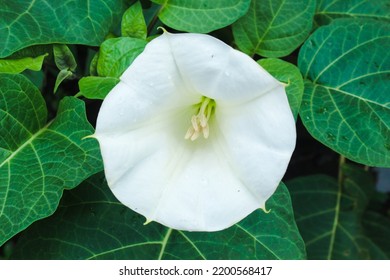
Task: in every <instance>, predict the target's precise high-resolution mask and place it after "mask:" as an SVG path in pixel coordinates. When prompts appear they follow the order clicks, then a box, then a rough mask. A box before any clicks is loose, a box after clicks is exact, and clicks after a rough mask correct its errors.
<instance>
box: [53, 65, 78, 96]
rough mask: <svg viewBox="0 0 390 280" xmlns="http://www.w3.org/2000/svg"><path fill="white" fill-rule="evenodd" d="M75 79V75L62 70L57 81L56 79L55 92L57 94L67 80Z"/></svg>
mask: <svg viewBox="0 0 390 280" xmlns="http://www.w3.org/2000/svg"><path fill="white" fill-rule="evenodd" d="M72 77H73V73H72V72H71V71H69V70H66V69H64V70H61V71H60V72H59V73H58V75H57V79H56V83H55V85H54V90H53V92H54V93H55V92H57V89H58V87H59V86H60V84H61V83H62V82H63V81H64V80H66V79H71V78H72Z"/></svg>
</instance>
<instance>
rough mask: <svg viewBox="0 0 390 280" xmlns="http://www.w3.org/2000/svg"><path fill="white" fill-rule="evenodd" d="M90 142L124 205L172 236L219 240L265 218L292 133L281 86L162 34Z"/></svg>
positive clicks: (249, 67) (243, 62)
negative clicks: (260, 214) (210, 234)
mask: <svg viewBox="0 0 390 280" xmlns="http://www.w3.org/2000/svg"><path fill="white" fill-rule="evenodd" d="M94 137H95V138H97V140H98V141H99V144H100V148H101V153H102V157H103V162H104V170H105V175H106V179H107V183H108V185H109V187H110V188H111V190H112V192H113V193H114V195H115V196H116V197H117V199H118V200H119V201H120V202H122V203H123V204H124V205H126V206H128V207H129V208H131V209H133V210H134V211H136V212H138V213H140V214H142V215H144V216H145V217H146V219H147V221H156V222H158V223H161V224H163V225H165V226H168V227H170V228H173V229H179V230H188V231H217V230H222V229H225V228H227V227H229V226H231V225H233V224H235V223H237V222H238V221H240V220H241V219H243V218H245V217H246V216H247V215H249V214H250V213H251V212H253V211H254V210H256V209H258V208H262V209H264V210H265V202H266V200H267V199H268V198H269V197H270V196H271V195H272V194H273V193H274V191H275V190H276V188H277V186H278V184H279V182H280V180H281V179H282V177H283V175H284V173H285V171H286V168H287V165H288V162H289V160H290V157H291V154H292V152H293V150H294V147H295V140H296V132H295V121H294V118H293V116H292V113H291V110H290V107H289V104H288V101H287V97H286V93H285V87H284V85H283V84H282V83H280V82H278V81H277V80H276V79H275V78H273V77H272V76H271V75H270V74H269V73H267V72H266V71H265V70H264V69H263V68H261V67H260V66H259V65H258V64H257V63H256V62H255V61H254V60H252V59H251V58H250V57H249V56H247V55H245V54H243V53H241V52H239V51H237V50H234V49H233V48H231V47H230V46H228V45H226V44H225V43H223V42H222V41H220V40H218V39H216V38H214V37H211V36H208V35H200V34H170V33H167V32H165V33H164V34H163V35H161V36H160V37H158V38H156V39H154V40H152V41H151V42H150V43H148V45H147V46H146V48H145V50H144V51H143V52H142V53H141V54H140V55H139V56H138V57H137V58H136V59H135V60H134V62H133V63H132V64H131V65H130V67H129V68H128V69H127V70H126V71H125V72H124V73H123V75H122V76H121V77H120V82H119V83H118V84H117V85H116V86H115V87H114V88H113V89H112V91H111V92H110V93H109V94H108V96H107V97H106V98H105V100H104V102H103V104H102V107H101V109H100V112H99V115H98V119H97V125H96V133H95V134H94Z"/></svg>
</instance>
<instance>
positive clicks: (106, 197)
mask: <svg viewBox="0 0 390 280" xmlns="http://www.w3.org/2000/svg"><path fill="white" fill-rule="evenodd" d="M267 207H268V208H269V209H270V210H271V212H270V213H269V214H267V213H264V212H263V211H262V210H257V211H255V212H254V213H252V214H251V215H250V216H248V217H247V218H246V219H244V220H243V221H241V222H240V223H238V224H237V225H235V226H232V227H231V228H229V229H226V230H224V231H220V232H215V233H196V232H185V231H176V230H171V229H168V228H166V227H163V226H161V225H160V224H158V223H155V222H152V223H150V224H147V225H145V226H144V225H143V222H144V221H145V219H144V218H143V217H142V216H140V215H139V214H136V213H135V212H133V211H131V210H130V209H129V208H127V207H125V206H123V205H122V204H121V203H119V202H118V201H117V200H116V199H115V198H114V196H113V195H112V193H111V191H110V190H109V188H108V186H107V185H106V183H105V180H104V175H103V174H102V173H101V174H100V175H95V176H93V177H92V178H90V179H88V180H87V181H86V182H85V183H84V185H82V186H80V187H79V188H77V189H75V190H72V191H70V192H67V193H66V194H65V195H64V198H63V200H62V202H61V204H60V207H59V209H58V211H57V212H56V213H55V214H54V215H53V216H52V217H49V218H47V219H45V220H42V221H40V222H37V223H35V224H34V225H32V226H31V227H30V228H29V229H28V230H27V231H25V232H24V234H23V236H22V238H21V239H20V242H19V244H18V247H17V248H16V249H15V254H14V256H13V257H14V258H22V259H301V258H304V257H305V251H304V246H303V242H302V239H301V237H300V235H299V233H298V230H297V228H296V225H295V222H294V218H293V214H292V208H291V200H290V196H289V193H288V191H287V189H286V187H285V186H284V185H283V184H281V185H280V186H279V188H278V190H277V192H276V193H275V194H274V195H273V197H272V198H271V199H270V200H269V202H267Z"/></svg>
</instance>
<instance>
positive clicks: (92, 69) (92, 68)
mask: <svg viewBox="0 0 390 280" xmlns="http://www.w3.org/2000/svg"><path fill="white" fill-rule="evenodd" d="M98 58H99V52H97V53H95V55H94V56H93V58H92V60H91V64H90V65H89V74H90V75H91V76H97V75H98V72H97V64H98Z"/></svg>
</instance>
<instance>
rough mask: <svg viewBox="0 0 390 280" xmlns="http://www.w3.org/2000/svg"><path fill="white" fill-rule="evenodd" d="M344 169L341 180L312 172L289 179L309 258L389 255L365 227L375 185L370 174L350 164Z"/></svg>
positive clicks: (382, 257) (368, 257)
mask: <svg viewBox="0 0 390 280" xmlns="http://www.w3.org/2000/svg"><path fill="white" fill-rule="evenodd" d="M342 172H343V175H342V177H341V178H340V180H339V182H338V181H336V180H335V179H333V178H331V177H329V176H325V175H312V176H307V177H301V178H296V179H293V180H292V181H290V182H288V183H287V185H288V187H289V190H290V191H291V197H292V201H293V205H294V212H295V217H296V222H297V224H298V228H299V230H300V232H301V234H302V237H303V239H304V240H305V244H306V249H307V255H308V258H309V259H386V258H387V255H386V253H385V252H384V251H382V250H381V248H380V247H379V246H378V245H377V244H376V243H374V241H373V240H371V239H370V238H369V237H367V236H366V235H365V231H364V229H363V227H362V215H363V213H364V211H365V209H366V207H367V204H368V201H369V197H370V192H372V191H373V188H374V185H373V180H372V178H371V176H370V175H369V173H367V172H365V171H362V170H360V169H358V168H357V167H353V166H349V165H344V166H343V167H342Z"/></svg>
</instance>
